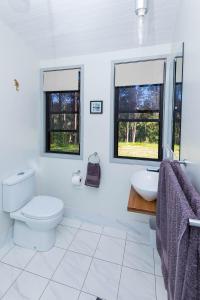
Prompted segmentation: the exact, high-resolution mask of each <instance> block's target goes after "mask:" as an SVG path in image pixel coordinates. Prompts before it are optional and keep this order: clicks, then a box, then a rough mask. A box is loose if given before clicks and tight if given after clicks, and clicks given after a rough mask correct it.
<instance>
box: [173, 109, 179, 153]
mask: <svg viewBox="0 0 200 300" xmlns="http://www.w3.org/2000/svg"><path fill="white" fill-rule="evenodd" d="M173 139H174V156H175V159H179V156H180V144H181V117H180V114H179V113H175V119H174V137H173Z"/></svg>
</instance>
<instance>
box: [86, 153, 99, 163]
mask: <svg viewBox="0 0 200 300" xmlns="http://www.w3.org/2000/svg"><path fill="white" fill-rule="evenodd" d="M93 157H94V158H95V159H97V162H98V163H100V158H99V155H98V153H97V152H94V153H92V154H90V155H89V156H88V161H90V160H91V158H93Z"/></svg>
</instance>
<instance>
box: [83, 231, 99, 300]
mask: <svg viewBox="0 0 200 300" xmlns="http://www.w3.org/2000/svg"><path fill="white" fill-rule="evenodd" d="M101 236H102V234H100V235H99V240H98V242H97V245H96V247H95V250H94V252H93V256H91V258H92V259H91V262H90V265H89V268H88V271H87V273H86V276H85V279H84V281H83V284H82V287H81V292H82V291H83V287H84V285H85V282H86V279H87V276H88V274H89V271H90V269H91V265H92V262H93V261H94V258H95V257H94V256H95V253H96V251H97V248H98V246H99V243H100V240H101ZM81 292H80V294H79V297H78V300H79V299H80V295H81Z"/></svg>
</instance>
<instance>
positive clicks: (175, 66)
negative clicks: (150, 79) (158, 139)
mask: <svg viewBox="0 0 200 300" xmlns="http://www.w3.org/2000/svg"><path fill="white" fill-rule="evenodd" d="M177 58H182V82H181V107H180V110H177V109H176V104H175V100H176V71H177ZM173 64H174V65H173V67H174V70H173V75H174V76H173V103H172V151H174V150H175V130H176V121H177V117H176V115H177V114H178V113H179V114H180V120H179V121H180V126H179V128H180V136H179V138H180V145H179V147H180V148H179V157H178V160H180V159H181V136H182V110H183V70H184V53H183V55H182V56H180V55H178V56H176V57H175V58H174V61H173Z"/></svg>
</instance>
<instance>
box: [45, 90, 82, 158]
mask: <svg viewBox="0 0 200 300" xmlns="http://www.w3.org/2000/svg"><path fill="white" fill-rule="evenodd" d="M77 92H78V93H79V99H80V85H79V90H78V91H61V92H59V91H54V92H53V91H51V92H46V130H45V131H46V140H45V145H46V153H57V154H71V155H80V140H79V143H78V145H79V151H78V152H67V151H52V150H50V146H51V145H50V135H51V133H52V132H67V133H70V132H72V133H76V134H78V136H79V132H80V106H79V109H78V111H76V112H75V111H73V112H69V113H68V112H66V111H63V112H62V111H59V112H51V111H50V109H49V106H50V105H49V104H50V94H54V93H55V94H56V93H59V94H60V93H77ZM79 102H80V101H79ZM62 114H66V115H74V114H77V115H78V129H51V115H62Z"/></svg>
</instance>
